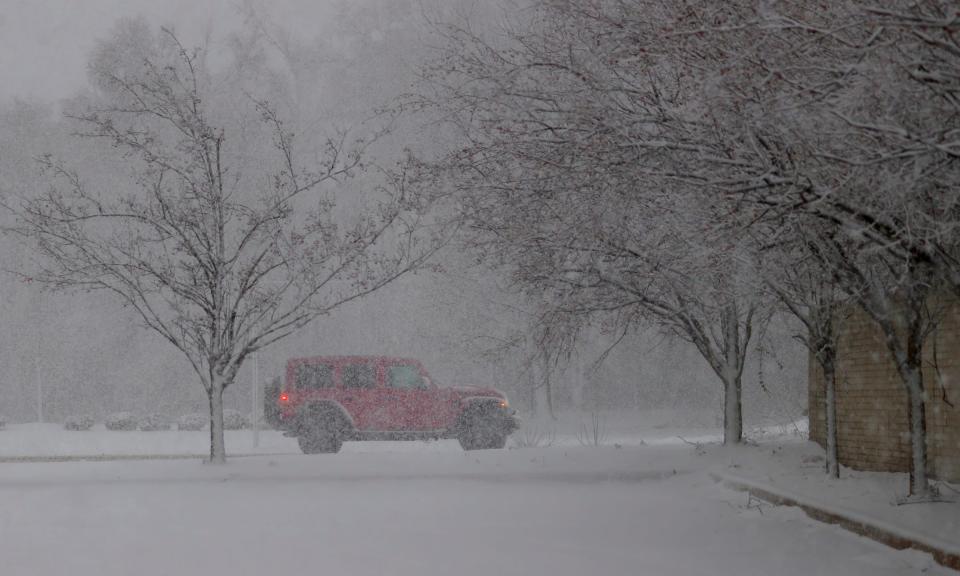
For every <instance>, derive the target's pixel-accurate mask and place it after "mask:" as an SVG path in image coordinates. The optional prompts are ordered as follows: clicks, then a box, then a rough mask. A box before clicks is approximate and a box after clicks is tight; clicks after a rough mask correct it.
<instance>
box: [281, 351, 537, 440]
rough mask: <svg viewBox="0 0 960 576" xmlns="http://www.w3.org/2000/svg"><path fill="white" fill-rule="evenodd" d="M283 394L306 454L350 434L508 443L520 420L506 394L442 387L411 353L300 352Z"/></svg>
mask: <svg viewBox="0 0 960 576" xmlns="http://www.w3.org/2000/svg"><path fill="white" fill-rule="evenodd" d="M275 398H277V401H278V408H279V409H278V410H277V423H278V424H279V427H280V428H281V429H282V430H284V431H285V435H287V436H296V437H297V441H298V442H299V443H300V449H301V450H303V452H304V453H305V454H315V453H320V452H337V451H339V450H340V446H341V445H342V444H343V441H344V440H420V439H436V438H456V439H457V440H459V441H460V445H461V446H462V447H463V449H464V450H477V449H483V448H503V446H504V444H506V440H507V436H508V435H509V434H510V433H511V432H513V431H514V430H515V429H516V428H517V425H518V424H517V420H516V417H515V416H514V413H515V412H514V411H513V410H511V409H510V407H509V404H508V402H507V398H506V396H504V394H503V393H502V392H499V391H497V390H494V389H492V388H479V387H455V388H454V387H440V386H437V385H436V384H435V383H433V381H431V379H430V376H429V375H428V374H427V372H426V370H424V369H423V366H422V365H421V364H420V362H419V361H417V360H411V359H409V358H386V357H382V356H318V357H314V358H293V359H290V360H289V361H288V362H287V372H286V378H285V382H284V385H283V387H282V389H281V390H280V393H279V395H278V396H275Z"/></svg>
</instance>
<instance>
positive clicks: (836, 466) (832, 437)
mask: <svg viewBox="0 0 960 576" xmlns="http://www.w3.org/2000/svg"><path fill="white" fill-rule="evenodd" d="M818 356H820V367H821V368H823V382H824V387H825V388H826V393H825V394H824V396H825V398H824V418H825V419H826V428H827V430H826V433H827V438H826V449H827V474H829V475H830V476H833V477H834V478H839V477H840V460H839V458H838V456H837V368H836V361H835V358H834V351H833V348H832V347H826V348H822V349H821V355H818Z"/></svg>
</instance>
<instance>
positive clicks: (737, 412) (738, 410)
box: [723, 366, 743, 446]
mask: <svg viewBox="0 0 960 576" xmlns="http://www.w3.org/2000/svg"><path fill="white" fill-rule="evenodd" d="M727 368H728V371H729V373H728V374H727V376H726V377H725V378H724V379H723V444H724V445H725V446H729V445H732V444H740V442H741V441H742V440H743V406H742V403H741V401H740V394H741V390H742V386H741V379H740V375H739V372H738V371H734V370H732V369H731V368H732V367H730V366H728V367H727Z"/></svg>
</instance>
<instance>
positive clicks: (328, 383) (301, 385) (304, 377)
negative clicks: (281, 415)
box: [296, 364, 333, 390]
mask: <svg viewBox="0 0 960 576" xmlns="http://www.w3.org/2000/svg"><path fill="white" fill-rule="evenodd" d="M296 382H297V389H299V390H318V389H320V388H330V387H332V386H333V369H332V368H331V367H330V366H329V365H327V364H300V365H299V366H297V372H296Z"/></svg>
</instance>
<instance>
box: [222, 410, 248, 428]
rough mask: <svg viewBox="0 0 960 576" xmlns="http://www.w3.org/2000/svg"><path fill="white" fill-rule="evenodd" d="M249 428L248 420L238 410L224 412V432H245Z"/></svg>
mask: <svg viewBox="0 0 960 576" xmlns="http://www.w3.org/2000/svg"><path fill="white" fill-rule="evenodd" d="M246 427H247V418H246V417H245V416H244V415H243V414H241V413H240V412H239V411H238V410H233V409H232V408H226V409H224V411H223V429H224V430H243V429H244V428H246Z"/></svg>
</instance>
